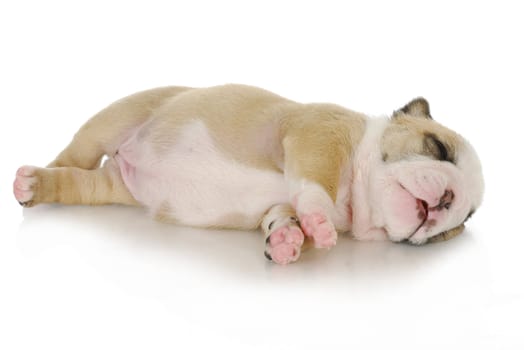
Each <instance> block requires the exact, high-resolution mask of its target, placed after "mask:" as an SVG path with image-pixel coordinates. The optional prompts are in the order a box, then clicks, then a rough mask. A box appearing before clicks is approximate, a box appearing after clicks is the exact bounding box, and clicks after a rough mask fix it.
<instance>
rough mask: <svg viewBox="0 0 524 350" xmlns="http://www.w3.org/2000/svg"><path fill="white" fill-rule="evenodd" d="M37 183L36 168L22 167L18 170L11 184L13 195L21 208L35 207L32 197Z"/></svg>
mask: <svg viewBox="0 0 524 350" xmlns="http://www.w3.org/2000/svg"><path fill="white" fill-rule="evenodd" d="M37 183H38V178H37V176H36V167H32V166H23V167H21V168H19V169H18V171H17V172H16V179H15V182H14V183H13V193H14V195H15V198H16V200H17V201H18V203H20V205H21V206H23V207H32V206H33V205H35V201H34V197H35V191H36V185H37Z"/></svg>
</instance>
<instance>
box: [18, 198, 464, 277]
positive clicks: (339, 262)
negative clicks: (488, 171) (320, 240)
mask: <svg viewBox="0 0 524 350" xmlns="http://www.w3.org/2000/svg"><path fill="white" fill-rule="evenodd" d="M64 227H65V230H66V231H67V232H64ZM53 231H56V232H57V233H53ZM75 236H81V237H83V238H82V239H86V237H85V236H90V238H89V239H90V240H95V247H96V244H97V243H96V242H97V241H98V242H99V244H102V243H100V242H104V241H107V240H111V241H112V244H116V245H117V249H122V250H125V251H127V252H131V253H136V254H137V255H140V254H143V253H144V252H145V253H150V254H156V255H162V256H163V257H165V259H162V260H157V263H160V262H158V261H161V263H162V264H165V261H167V264H169V261H172V263H173V264H176V263H180V259H181V257H183V259H184V263H185V264H189V265H198V266H200V267H201V268H204V269H205V268H208V269H213V271H214V272H216V273H219V274H223V275H234V276H236V277H238V278H249V279H254V280H264V281H278V282H281V283H295V282H296V281H308V280H310V279H314V280H319V279H320V280H338V281H340V280H346V281H356V280H361V281H365V282H366V283H368V282H370V281H375V282H374V283H376V281H388V280H390V279H398V278H407V279H410V278H412V277H414V276H417V275H418V274H419V273H421V271H425V270H427V269H428V267H430V266H431V265H432V264H435V263H438V262H439V261H442V259H446V256H447V255H448V254H455V253H456V252H459V251H461V250H464V249H467V247H468V246H471V245H472V244H473V243H474V238H473V236H472V235H471V234H469V232H468V231H467V230H466V231H465V232H464V234H462V235H460V236H459V237H456V238H455V239H452V240H450V241H448V242H442V243H434V244H428V245H426V246H421V247H415V246H409V245H404V244H395V243H391V242H360V241H355V240H352V239H350V238H349V237H345V236H342V237H340V239H339V241H338V244H337V246H336V247H335V248H333V249H331V250H330V251H325V250H316V249H310V250H308V251H306V252H304V253H303V255H302V257H301V259H300V260H299V262H298V263H295V264H291V265H288V266H278V265H276V264H273V263H270V262H268V261H266V259H265V258H264V256H263V249H264V242H263V238H262V235H261V233H259V232H256V231H234V230H205V229H197V228H190V227H183V226H176V225H170V224H163V223H159V222H156V221H153V220H151V219H150V218H149V217H148V216H147V215H146V213H145V210H144V209H141V208H131V207H123V206H105V207H87V206H60V205H41V206H38V207H35V208H31V209H25V210H24V220H23V221H22V223H21V225H20V229H19V235H18V239H19V247H20V250H21V251H22V252H25V253H26V254H29V255H31V254H35V252H36V253H38V251H39V250H45V249H47V248H49V247H52V246H53V245H55V244H60V243H63V240H64V239H67V241H68V242H69V243H70V244H72V245H75V244H82V239H78V240H76V242H75ZM66 237H69V238H66ZM118 246H120V248H118ZM95 253H96V252H95ZM99 254H103V252H100V253H99ZM170 257H172V258H170Z"/></svg>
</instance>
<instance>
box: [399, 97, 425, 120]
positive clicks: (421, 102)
mask: <svg viewBox="0 0 524 350" xmlns="http://www.w3.org/2000/svg"><path fill="white" fill-rule="evenodd" d="M401 114H408V115H411V116H413V117H421V118H429V119H433V118H431V114H430V113H429V103H428V101H426V99H425V98H424V97H417V98H416V99H414V100H412V101H411V102H410V103H408V104H407V105H405V106H404V107H402V108H401V109H399V110H398V111H396V112H395V113H393V117H397V116H399V115H401Z"/></svg>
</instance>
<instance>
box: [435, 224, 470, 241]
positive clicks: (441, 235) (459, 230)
mask: <svg viewBox="0 0 524 350" xmlns="http://www.w3.org/2000/svg"><path fill="white" fill-rule="evenodd" d="M462 231H464V224H460V225H459V226H457V227H455V228H452V229H451V230H449V231H444V232H441V233H439V234H438V235H436V236H433V237H431V238H429V239H428V243H436V242H443V241H447V240H448V239H451V238H453V237H455V236H458V235H459V234H461V233H462Z"/></svg>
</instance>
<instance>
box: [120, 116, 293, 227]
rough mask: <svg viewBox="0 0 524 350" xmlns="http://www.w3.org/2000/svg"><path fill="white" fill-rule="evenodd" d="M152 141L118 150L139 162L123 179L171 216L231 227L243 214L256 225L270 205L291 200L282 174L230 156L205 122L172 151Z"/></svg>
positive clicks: (187, 129) (190, 128)
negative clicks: (160, 149)
mask: <svg viewBox="0 0 524 350" xmlns="http://www.w3.org/2000/svg"><path fill="white" fill-rule="evenodd" d="M150 145H151V143H150V142H140V140H137V138H136V136H135V137H134V138H131V139H130V141H128V142H127V143H125V144H124V145H123V147H122V148H121V149H120V151H119V155H120V156H121V157H123V158H124V159H125V160H126V161H128V162H130V163H132V165H133V166H134V165H136V168H135V172H134V174H135V175H134V176H133V175H132V174H131V175H129V174H126V173H125V172H122V175H123V178H124V181H125V183H126V185H127V186H128V188H129V190H130V191H131V193H132V194H133V196H134V197H135V198H136V199H137V200H139V201H140V202H142V203H144V204H145V205H146V206H148V207H149V208H150V209H151V210H152V212H153V213H154V212H156V211H157V210H159V209H160V208H161V207H162V206H165V205H166V204H167V207H168V208H169V211H170V213H171V216H172V217H173V218H174V219H175V220H177V221H178V222H180V223H183V224H186V225H193V226H219V225H222V226H227V225H228V224H230V220H231V218H232V216H235V215H241V216H242V217H243V218H244V219H243V221H242V225H241V226H243V227H246V228H255V227H256V226H257V225H258V223H259V221H260V218H261V217H262V216H263V214H264V213H265V212H266V211H267V209H268V208H270V207H271V206H273V205H275V204H278V203H285V202H287V201H288V190H287V186H286V183H285V181H284V176H283V174H282V173H279V172H276V171H269V170H261V169H256V168H253V167H249V166H247V165H244V164H241V163H238V162H237V161H235V160H233V159H230V158H228V157H227V156H225V155H224V154H223V153H222V152H221V151H220V150H219V149H218V148H217V147H216V145H215V144H214V142H213V140H212V138H211V136H210V135H209V132H208V130H207V129H206V126H205V125H204V123H203V122H202V121H192V122H190V123H189V124H187V125H186V126H184V127H183V129H182V131H181V132H180V133H179V134H178V135H177V136H176V142H175V144H174V146H173V147H172V148H171V150H170V151H169V152H170V153H169V154H167V155H162V156H160V155H158V154H157V153H155V152H154V151H153V150H152V149H151V146H150ZM146 158H148V159H147V160H146ZM133 159H136V160H137V161H136V162H133Z"/></svg>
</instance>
